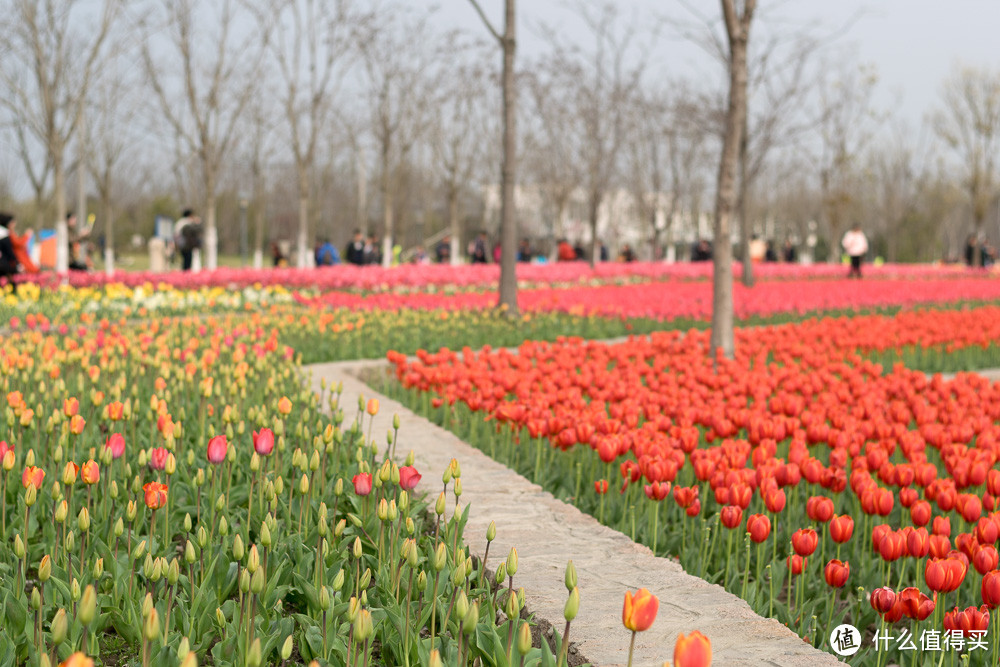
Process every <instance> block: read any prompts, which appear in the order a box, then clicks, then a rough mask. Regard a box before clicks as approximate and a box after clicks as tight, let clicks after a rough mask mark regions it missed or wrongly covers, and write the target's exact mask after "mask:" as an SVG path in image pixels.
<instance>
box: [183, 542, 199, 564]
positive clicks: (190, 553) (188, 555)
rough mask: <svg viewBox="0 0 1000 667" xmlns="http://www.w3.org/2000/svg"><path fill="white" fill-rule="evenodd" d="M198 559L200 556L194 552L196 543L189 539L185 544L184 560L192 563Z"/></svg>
mask: <svg viewBox="0 0 1000 667" xmlns="http://www.w3.org/2000/svg"><path fill="white" fill-rule="evenodd" d="M196 560H198V557H197V556H196V555H195V553H194V544H192V543H191V540H188V541H187V543H186V544H185V545H184V562H186V563H187V564H188V565H192V564H193V563H194V562H195V561H196Z"/></svg>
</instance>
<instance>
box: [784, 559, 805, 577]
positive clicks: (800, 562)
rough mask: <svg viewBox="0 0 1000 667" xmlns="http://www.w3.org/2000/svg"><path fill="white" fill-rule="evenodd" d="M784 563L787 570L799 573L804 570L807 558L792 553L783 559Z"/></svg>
mask: <svg viewBox="0 0 1000 667" xmlns="http://www.w3.org/2000/svg"><path fill="white" fill-rule="evenodd" d="M785 565H786V566H787V567H788V569H789V570H791V571H792V574H794V575H799V574H802V573H803V572H805V569H806V567H808V565H809V563H808V559H807V558H803V557H802V556H800V555H798V554H792V555H791V556H789V557H788V558H786V559H785Z"/></svg>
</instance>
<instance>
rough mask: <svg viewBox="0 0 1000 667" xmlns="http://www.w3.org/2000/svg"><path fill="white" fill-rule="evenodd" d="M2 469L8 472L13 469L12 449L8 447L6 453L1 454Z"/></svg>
mask: <svg viewBox="0 0 1000 667" xmlns="http://www.w3.org/2000/svg"><path fill="white" fill-rule="evenodd" d="M3 469H4V472H10V471H11V470H13V469H14V450H13V449H8V450H7V453H6V454H4V455H3Z"/></svg>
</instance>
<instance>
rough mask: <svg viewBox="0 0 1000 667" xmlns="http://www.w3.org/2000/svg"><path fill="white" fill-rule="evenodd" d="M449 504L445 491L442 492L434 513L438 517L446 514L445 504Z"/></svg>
mask: <svg viewBox="0 0 1000 667" xmlns="http://www.w3.org/2000/svg"><path fill="white" fill-rule="evenodd" d="M447 502H448V500H447V498H445V495H444V491H442V492H441V495H439V496H438V499H437V502H436V503H435V504H434V511H435V512H436V513H437V515H438V516H441V515H442V514H444V508H445V503H447Z"/></svg>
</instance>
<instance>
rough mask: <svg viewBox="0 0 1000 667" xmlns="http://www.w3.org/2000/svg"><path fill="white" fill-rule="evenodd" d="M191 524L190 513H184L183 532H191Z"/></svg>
mask: <svg viewBox="0 0 1000 667" xmlns="http://www.w3.org/2000/svg"><path fill="white" fill-rule="evenodd" d="M191 526H192V523H191V514H189V513H188V514H185V515H184V532H185V533H190V532H191Z"/></svg>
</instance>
